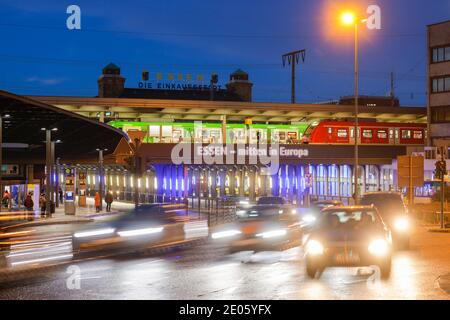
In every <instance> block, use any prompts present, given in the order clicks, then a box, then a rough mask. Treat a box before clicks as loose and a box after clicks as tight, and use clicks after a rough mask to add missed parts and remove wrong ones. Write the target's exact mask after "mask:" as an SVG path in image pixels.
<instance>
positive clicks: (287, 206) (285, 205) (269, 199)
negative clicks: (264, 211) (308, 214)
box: [256, 196, 297, 214]
mask: <svg viewBox="0 0 450 320" xmlns="http://www.w3.org/2000/svg"><path fill="white" fill-rule="evenodd" d="M256 206H259V207H262V208H269V207H274V208H279V210H282V211H286V212H289V213H292V214H295V213H297V208H296V206H294V205H293V204H292V203H290V202H289V201H287V200H286V199H285V198H283V197H280V196H264V197H259V198H258V200H257V201H256Z"/></svg>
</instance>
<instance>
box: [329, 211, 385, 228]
mask: <svg viewBox="0 0 450 320" xmlns="http://www.w3.org/2000/svg"><path fill="white" fill-rule="evenodd" d="M377 222H378V219H377V214H376V212H375V211H373V210H342V209H339V210H330V211H325V213H324V215H323V216H322V220H321V224H322V226H327V227H332V228H338V227H341V226H343V227H354V226H370V225H373V224H375V223H377Z"/></svg>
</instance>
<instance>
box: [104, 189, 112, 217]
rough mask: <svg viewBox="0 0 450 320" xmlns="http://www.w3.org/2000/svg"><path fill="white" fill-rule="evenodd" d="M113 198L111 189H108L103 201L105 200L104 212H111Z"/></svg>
mask: <svg viewBox="0 0 450 320" xmlns="http://www.w3.org/2000/svg"><path fill="white" fill-rule="evenodd" d="M113 200H114V198H113V195H112V192H111V191H108V193H106V196H105V202H106V212H111V204H112V202H113Z"/></svg>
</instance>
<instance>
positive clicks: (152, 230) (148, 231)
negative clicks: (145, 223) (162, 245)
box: [117, 227, 164, 237]
mask: <svg viewBox="0 0 450 320" xmlns="http://www.w3.org/2000/svg"><path fill="white" fill-rule="evenodd" d="M163 229H164V228H163V227H158V228H145V229H137V230H127V231H119V232H117V233H118V234H119V236H121V237H137V236H145V235H149V234H155V233H160V232H162V231H163Z"/></svg>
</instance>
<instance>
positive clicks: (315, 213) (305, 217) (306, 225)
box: [300, 200, 343, 231]
mask: <svg viewBox="0 0 450 320" xmlns="http://www.w3.org/2000/svg"><path fill="white" fill-rule="evenodd" d="M342 205H343V203H342V201H339V200H318V201H314V202H313V203H312V204H311V205H310V207H309V208H304V209H302V210H300V215H301V220H302V228H303V229H304V230H305V231H307V230H309V229H310V228H311V227H312V226H313V225H314V223H315V222H316V221H317V219H318V218H319V215H320V213H321V211H322V210H323V209H325V208H328V207H333V206H342Z"/></svg>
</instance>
